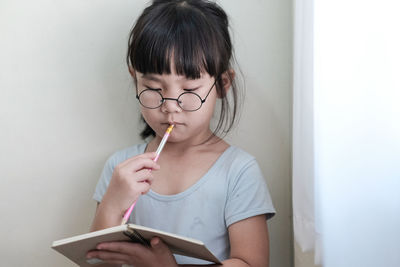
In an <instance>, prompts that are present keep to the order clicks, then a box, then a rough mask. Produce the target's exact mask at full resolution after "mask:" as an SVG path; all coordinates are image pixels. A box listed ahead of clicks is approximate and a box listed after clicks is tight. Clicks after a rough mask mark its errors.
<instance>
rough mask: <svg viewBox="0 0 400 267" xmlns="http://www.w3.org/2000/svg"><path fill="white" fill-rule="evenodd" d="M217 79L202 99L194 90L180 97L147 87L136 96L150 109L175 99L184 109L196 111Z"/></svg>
mask: <svg viewBox="0 0 400 267" xmlns="http://www.w3.org/2000/svg"><path fill="white" fill-rule="evenodd" d="M216 82H217V80H215V82H214V84H213V85H212V86H211V88H210V90H209V91H208V93H207V95H206V97H205V98H204V99H202V98H201V97H200V96H199V95H198V94H196V93H194V92H184V93H182V94H180V95H179V96H178V98H170V97H163V95H162V94H161V93H160V90H158V89H150V88H149V89H146V90H143V91H142V92H140V94H139V95H138V94H136V98H137V99H138V100H139V103H140V104H141V105H142V106H143V107H145V108H149V109H156V108H159V107H161V105H162V104H163V103H164V102H165V101H166V100H174V101H176V102H177V103H178V105H179V107H180V108H181V109H182V110H184V111H196V110H199V109H200V108H201V106H202V105H203V103H204V102H206V99H207V97H208V95H209V94H210V92H211V90H212V89H213V88H214V85H215V84H216Z"/></svg>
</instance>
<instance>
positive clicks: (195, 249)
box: [52, 224, 221, 266]
mask: <svg viewBox="0 0 400 267" xmlns="http://www.w3.org/2000/svg"><path fill="white" fill-rule="evenodd" d="M155 236H157V237H159V238H161V239H162V240H163V241H164V243H166V244H167V245H168V247H169V248H170V249H171V251H172V253H174V254H179V255H184V256H188V257H194V258H198V259H202V260H207V261H210V262H214V263H217V264H221V262H220V261H219V260H218V259H217V258H216V257H215V256H214V255H213V254H212V253H211V252H210V251H209V250H208V249H207V248H206V246H205V245H204V243H203V242H201V241H199V240H196V239H192V238H187V237H183V236H178V235H175V234H171V233H167V232H163V231H160V230H155V229H152V228H148V227H144V226H140V225H135V224H124V225H120V226H115V227H111V228H107V229H104V230H100V231H95V232H91V233H87V234H83V235H78V236H73V237H69V238H65V239H61V240H57V241H54V242H53V245H52V248H53V249H55V250H56V251H58V252H60V253H61V254H63V255H64V256H66V257H67V258H69V259H70V260H72V261H73V262H75V263H76V264H78V265H79V266H102V265H103V266H106V265H105V264H102V262H101V261H100V260H98V259H89V260H87V259H86V254H87V252H88V251H89V250H94V249H95V248H96V245H97V244H99V243H101V242H107V241H131V242H136V243H141V244H142V245H144V246H149V245H150V240H151V238H153V237H155Z"/></svg>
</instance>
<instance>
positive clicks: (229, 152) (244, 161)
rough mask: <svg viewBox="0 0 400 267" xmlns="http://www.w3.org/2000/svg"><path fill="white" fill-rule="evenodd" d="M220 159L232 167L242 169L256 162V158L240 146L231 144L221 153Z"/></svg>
mask: <svg viewBox="0 0 400 267" xmlns="http://www.w3.org/2000/svg"><path fill="white" fill-rule="evenodd" d="M220 161H221V163H222V164H223V165H225V166H229V168H230V169H232V168H233V169H242V168H246V167H247V166H249V165H252V164H256V165H257V161H256V158H255V157H254V156H253V155H251V154H250V153H248V152H246V151H245V150H243V149H242V148H240V147H237V146H234V145H230V146H229V147H228V148H227V149H226V150H225V152H224V153H223V154H222V155H221V157H220Z"/></svg>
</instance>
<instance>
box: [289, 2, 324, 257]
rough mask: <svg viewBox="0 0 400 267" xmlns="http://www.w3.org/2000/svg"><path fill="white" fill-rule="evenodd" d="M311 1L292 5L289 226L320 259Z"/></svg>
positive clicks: (304, 249) (308, 249)
mask: <svg viewBox="0 0 400 267" xmlns="http://www.w3.org/2000/svg"><path fill="white" fill-rule="evenodd" d="M313 18H314V17H313V1H307V0H297V1H295V2H294V68H293V227H294V239H295V242H296V243H297V244H298V246H299V247H300V248H301V250H302V251H303V252H314V253H315V262H316V263H317V264H318V263H320V260H321V253H320V249H321V246H320V245H319V240H320V239H319V234H318V231H317V224H316V217H315V212H316V199H315V194H314V186H315V175H314V119H313V114H314V113H313V109H314V103H313V99H314V97H313V92H314V91H313V90H314V88H313V81H314V80H313V77H314V76H313V53H314V51H313V48H314V46H313Z"/></svg>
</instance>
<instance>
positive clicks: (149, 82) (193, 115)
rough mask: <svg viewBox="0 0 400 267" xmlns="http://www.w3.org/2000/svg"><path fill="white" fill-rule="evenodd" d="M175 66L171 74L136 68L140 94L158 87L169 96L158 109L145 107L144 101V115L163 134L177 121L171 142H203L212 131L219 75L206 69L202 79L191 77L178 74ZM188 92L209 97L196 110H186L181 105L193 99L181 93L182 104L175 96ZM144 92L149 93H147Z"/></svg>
mask: <svg viewBox="0 0 400 267" xmlns="http://www.w3.org/2000/svg"><path fill="white" fill-rule="evenodd" d="M171 69H172V72H171V74H162V75H159V74H146V75H144V74H143V73H140V72H137V71H136V72H135V76H136V81H137V94H138V95H140V94H141V93H142V92H143V91H144V90H149V89H150V90H149V91H152V92H151V94H154V93H156V92H154V91H157V92H159V93H160V94H161V95H162V97H163V98H164V99H166V100H165V101H164V103H162V105H161V106H160V107H158V108H155V109H149V108H145V107H143V106H142V105H141V112H142V115H143V117H144V119H145V120H146V122H147V123H148V124H149V125H150V127H151V128H152V129H153V130H154V131H155V132H156V134H157V136H159V137H162V136H163V135H164V132H165V130H166V129H167V128H168V126H169V125H170V124H174V125H175V126H174V129H173V131H172V133H171V136H170V137H169V139H168V141H169V142H183V141H189V142H190V143H197V144H198V143H201V142H203V141H204V140H206V139H207V138H208V137H209V136H210V134H211V130H210V121H211V118H212V116H213V113H214V107H215V103H216V99H217V91H216V88H215V86H216V85H215V78H214V77H211V76H210V75H209V74H208V73H203V74H202V75H201V77H200V78H199V79H195V80H191V79H188V78H186V77H185V76H181V75H177V74H176V73H175V72H174V68H171ZM185 92H193V93H196V94H197V95H199V96H200V98H201V99H202V100H204V99H205V98H206V97H207V98H206V101H205V102H204V103H203V104H202V105H201V108H200V109H198V110H196V111H185V110H183V108H182V107H181V106H183V107H184V105H185V104H190V102H191V101H190V99H189V102H185V100H186V98H184V97H181V98H180V100H182V103H181V106H180V105H179V104H178V102H177V101H175V100H173V99H177V98H178V97H179V96H180V95H181V94H182V93H185ZM147 93H149V92H146V94H147ZM208 93H209V94H208ZM207 94H208V95H207ZM144 95H145V93H143V96H144ZM156 95H157V94H156ZM184 96H186V94H185V95H184ZM141 97H142V96H141ZM170 98H172V100H171V99H170ZM141 99H142V98H141ZM160 99H161V97H160ZM156 103H157V102H156Z"/></svg>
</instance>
